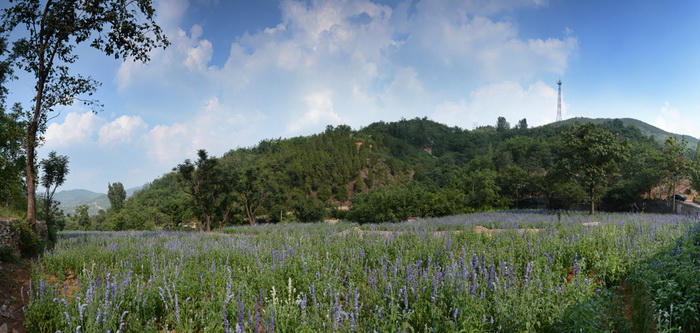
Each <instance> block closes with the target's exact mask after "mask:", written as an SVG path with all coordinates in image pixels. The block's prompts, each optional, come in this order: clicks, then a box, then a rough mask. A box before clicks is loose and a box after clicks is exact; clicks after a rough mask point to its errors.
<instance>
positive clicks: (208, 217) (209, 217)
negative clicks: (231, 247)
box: [206, 214, 211, 232]
mask: <svg viewBox="0 0 700 333" xmlns="http://www.w3.org/2000/svg"><path fill="white" fill-rule="evenodd" d="M206 218H207V232H211V215H209V214H207V217H206Z"/></svg>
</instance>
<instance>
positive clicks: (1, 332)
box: [0, 323, 8, 333]
mask: <svg viewBox="0 0 700 333" xmlns="http://www.w3.org/2000/svg"><path fill="white" fill-rule="evenodd" d="M7 332H8V328H7V323H5V324H2V326H0V333H7Z"/></svg>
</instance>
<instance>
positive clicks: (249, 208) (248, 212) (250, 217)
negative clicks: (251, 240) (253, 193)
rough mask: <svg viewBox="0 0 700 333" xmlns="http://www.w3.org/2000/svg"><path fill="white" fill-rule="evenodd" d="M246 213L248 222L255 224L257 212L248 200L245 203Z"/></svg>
mask: <svg viewBox="0 0 700 333" xmlns="http://www.w3.org/2000/svg"><path fill="white" fill-rule="evenodd" d="M245 213H246V215H247V216H248V223H250V225H255V212H254V211H253V207H252V206H251V205H250V204H249V203H248V202H246V203H245Z"/></svg>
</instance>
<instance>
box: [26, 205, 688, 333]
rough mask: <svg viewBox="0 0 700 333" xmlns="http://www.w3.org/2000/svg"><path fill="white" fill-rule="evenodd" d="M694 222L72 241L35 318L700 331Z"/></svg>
mask: <svg viewBox="0 0 700 333" xmlns="http://www.w3.org/2000/svg"><path fill="white" fill-rule="evenodd" d="M588 222H599V223H597V224H592V225H591V224H588V225H587V226H586V225H583V223H588ZM697 224H698V223H697V220H696V219H695V218H691V217H684V216H677V215H649V214H612V215H596V216H595V217H591V216H589V215H569V214H563V215H557V214H544V213H538V214H535V213H514V212H494V213H479V214H470V215H460V216H453V217H448V218H441V219H428V220H419V221H412V222H406V223H400V224H376V225H367V224H365V225H358V224H353V223H347V222H340V223H337V224H279V225H261V226H255V227H232V228H227V229H223V230H219V232H218V233H211V234H206V233H194V232H100V233H97V232H93V233H79V232H76V233H68V232H66V233H63V234H61V240H60V241H59V243H58V244H57V246H56V247H55V248H54V249H53V250H52V251H51V252H49V253H47V254H45V255H44V256H43V257H41V258H40V260H39V261H38V262H36V263H35V265H34V267H33V273H32V284H31V286H32V287H31V288H32V290H31V293H30V294H31V301H30V302H29V304H28V306H27V310H26V313H25V316H26V322H25V325H26V326H27V328H28V329H29V330H30V331H36V332H56V331H61V332H107V331H111V332H173V331H174V332H318V331H321V332H373V331H376V332H411V331H420V332H447V331H463V332H525V331H528V332H574V331H575V332H602V331H610V332H639V331H656V332H671V331H697V329H698V322H699V317H698V316H699V314H698V306H699V304H700V303H699V302H700V286H699V285H698V284H697V283H696V281H695V279H696V277H697V276H698V273H699V269H698V260H700V246H699V244H700V233H699V231H698V228H697ZM477 226H479V227H483V228H486V229H489V232H485V231H484V230H483V228H476V227H477ZM477 231H480V232H477Z"/></svg>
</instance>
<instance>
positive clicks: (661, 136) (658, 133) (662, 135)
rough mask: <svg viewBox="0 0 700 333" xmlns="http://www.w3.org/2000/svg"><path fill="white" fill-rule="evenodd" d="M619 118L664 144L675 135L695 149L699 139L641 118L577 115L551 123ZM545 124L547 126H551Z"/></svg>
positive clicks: (605, 121)
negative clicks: (668, 130) (673, 131)
mask: <svg viewBox="0 0 700 333" xmlns="http://www.w3.org/2000/svg"><path fill="white" fill-rule="evenodd" d="M615 119H619V120H621V121H622V123H623V124H624V125H625V126H634V127H636V128H638V129H639V130H640V131H641V132H642V134H644V135H646V136H651V137H653V138H654V139H655V140H656V141H657V142H659V143H661V144H663V143H664V142H665V141H666V139H667V138H668V137H675V138H676V139H678V140H680V139H682V138H685V140H686V141H688V148H690V149H695V147H697V145H698V142H700V140H698V139H697V138H695V137H692V136H690V135H683V134H676V133H671V132H667V131H664V130H662V129H660V128H658V127H656V126H653V125H650V124H647V123H645V122H643V121H641V120H637V119H633V118H585V117H576V118H569V119H566V120H563V121H560V122H556V123H552V124H549V125H554V124H565V125H574V124H576V123H594V124H596V125H598V124H602V123H607V122H610V121H612V120H615ZM549 125H545V126H549Z"/></svg>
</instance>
